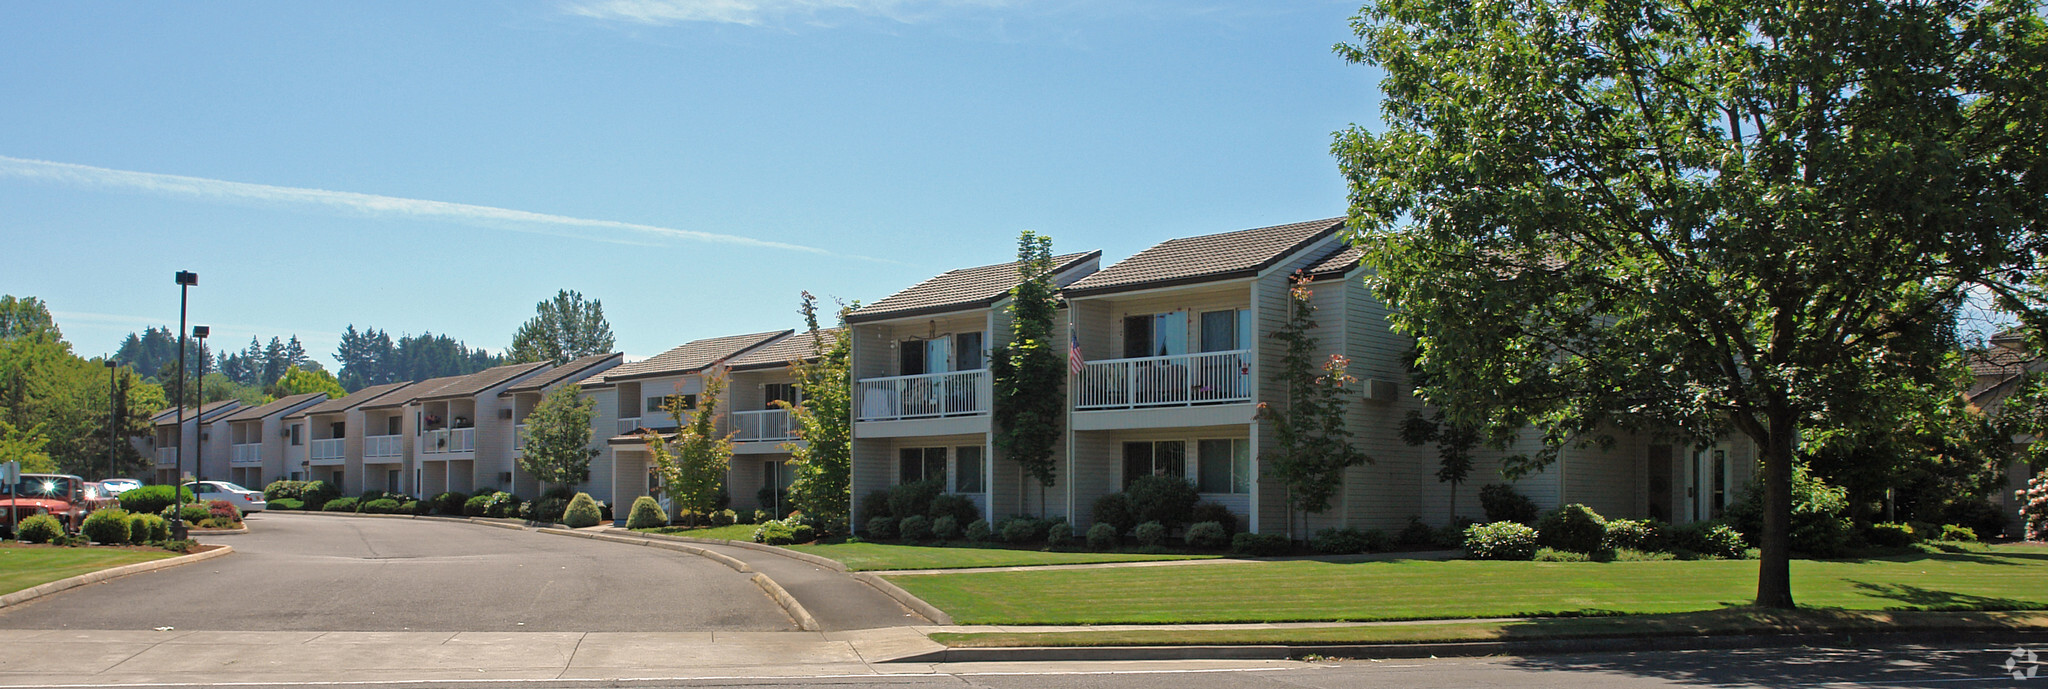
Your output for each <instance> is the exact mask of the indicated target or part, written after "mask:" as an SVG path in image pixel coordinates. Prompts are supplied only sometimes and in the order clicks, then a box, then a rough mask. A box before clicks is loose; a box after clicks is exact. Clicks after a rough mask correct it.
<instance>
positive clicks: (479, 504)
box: [462, 493, 491, 517]
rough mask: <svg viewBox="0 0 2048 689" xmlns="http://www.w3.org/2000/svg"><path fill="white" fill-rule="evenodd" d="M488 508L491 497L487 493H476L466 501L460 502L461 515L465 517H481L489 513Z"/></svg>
mask: <svg viewBox="0 0 2048 689" xmlns="http://www.w3.org/2000/svg"><path fill="white" fill-rule="evenodd" d="M490 507H491V496H490V495H489V494H487V493H478V494H476V495H473V496H470V498H469V499H468V500H464V501H462V515H463V516H466V517H481V516H484V515H485V514H489V513H490Z"/></svg>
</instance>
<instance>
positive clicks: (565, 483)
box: [519, 383, 598, 490]
mask: <svg viewBox="0 0 2048 689" xmlns="http://www.w3.org/2000/svg"><path fill="white" fill-rule="evenodd" d="M582 393H583V386H581V385H576V384H574V383H571V384H569V385H564V386H561V387H558V388H555V389H554V390H550V391H548V394H547V395H545V396H543V397H541V399H540V404H537V405H534V407H533V413H531V414H527V415H526V428H525V430H522V431H520V432H521V433H524V434H525V441H526V442H525V444H524V445H523V446H522V447H521V449H520V450H519V468H520V469H521V470H523V471H525V472H526V473H528V474H530V475H532V476H533V478H534V479H535V480H537V481H540V484H541V488H542V489H543V490H546V488H547V487H548V486H549V485H550V484H552V485H557V486H561V487H563V488H570V487H573V486H575V485H576V484H579V483H583V482H585V481H589V480H590V460H591V459H592V458H594V457H596V456H597V454H598V452H597V450H595V449H592V448H591V447H590V434H591V428H590V419H591V415H592V414H593V413H594V411H593V410H595V409H596V408H597V400H594V399H589V398H586V397H583V394H582Z"/></svg>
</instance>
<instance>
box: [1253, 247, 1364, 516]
mask: <svg viewBox="0 0 2048 689" xmlns="http://www.w3.org/2000/svg"><path fill="white" fill-rule="evenodd" d="M1337 244H1338V240H1337V239H1336V238H1334V237H1332V238H1330V239H1329V240H1327V241H1324V242H1319V243H1317V244H1316V245H1315V246H1313V247H1310V248H1309V249H1307V250H1305V251H1302V252H1300V253H1297V254H1295V255H1294V256H1291V257H1289V258H1288V260H1287V261H1286V262H1284V263H1282V264H1280V265H1279V266H1277V267H1276V268H1275V269H1273V270H1271V271H1269V272H1267V273H1266V274H1264V275H1261V276H1260V277H1259V278H1258V279H1257V280H1256V281H1254V282H1253V286H1252V290H1253V291H1252V298H1253V299H1254V300H1255V306H1254V307H1253V309H1252V310H1253V311H1254V312H1255V314H1256V318H1257V319H1258V322H1257V325H1256V327H1254V328H1253V331H1252V335H1253V337H1254V338H1256V339H1257V341H1258V367H1259V368H1258V371H1257V374H1258V377H1259V383H1258V389H1259V397H1258V400H1259V401H1260V402H1264V403H1268V404H1279V403H1284V402H1285V401H1286V399H1287V382H1286V380H1284V378H1283V377H1282V375H1281V373H1280V371H1281V367H1280V359H1281V357H1282V356H1284V355H1285V354H1286V352H1287V347H1286V345H1285V344H1283V343H1282V342H1280V341H1279V340H1276V339H1274V338H1273V337H1272V334H1273V333H1275V332H1279V331H1280V329H1282V328H1284V327H1286V326H1287V318H1288V315H1289V314H1288V299H1289V297H1288V290H1289V289H1290V288H1291V287H1292V283H1291V282H1290V281H1289V278H1290V277H1292V276H1293V275H1294V272H1295V271H1297V270H1301V269H1304V268H1307V267H1308V266H1309V265H1310V264H1311V263H1313V262H1314V261H1315V260H1316V259H1318V258H1321V257H1322V256H1324V255H1326V254H1327V253H1328V252H1329V250H1330V249H1332V248H1335V247H1336V246H1337ZM1332 292H1334V291H1332ZM1333 298H1334V296H1333V294H1330V293H1324V294H1318V295H1317V297H1316V298H1315V300H1316V301H1318V302H1322V301H1327V300H1331V299H1333ZM1339 311H1340V312H1341V310H1339ZM1318 315H1319V316H1321V317H1320V318H1318V319H1317V328H1316V333H1317V336H1318V337H1319V338H1321V340H1322V344H1323V352H1322V353H1323V354H1328V353H1335V352H1337V351H1340V350H1338V349H1335V348H1334V347H1333V345H1332V344H1331V342H1333V341H1334V338H1332V337H1330V334H1331V333H1332V332H1333V331H1334V330H1335V329H1339V328H1342V327H1344V319H1342V318H1336V317H1332V316H1334V315H1335V314H1331V313H1330V310H1329V309H1328V307H1324V309H1323V310H1322V311H1319V312H1318ZM1318 358H1319V359H1320V358H1321V357H1320V356H1319V357H1318ZM1256 425H1257V427H1258V429H1257V432H1256V433H1255V434H1254V435H1253V438H1254V439H1253V441H1252V447H1253V452H1254V453H1255V454H1254V457H1255V459H1254V460H1253V461H1254V462H1255V463H1256V462H1257V459H1256V455H1257V454H1259V453H1263V452H1265V451H1266V450H1267V449H1268V448H1271V447H1273V444H1274V442H1275V438H1274V436H1273V427H1272V426H1273V425H1272V424H1271V423H1269V422H1265V421H1260V422H1257V423H1256ZM1262 473H1263V472H1262ZM1255 492H1256V493H1257V498H1256V500H1257V503H1256V504H1257V510H1256V511H1257V514H1256V515H1255V516H1254V519H1255V521H1254V522H1253V523H1254V524H1257V529H1258V531H1260V532H1262V533H1286V531H1287V522H1288V520H1287V491H1286V488H1285V487H1284V486H1282V485H1281V484H1280V482H1279V481H1275V480H1270V479H1267V478H1265V477H1263V476H1261V477H1260V480H1259V483H1258V486H1257V489H1256V491H1255ZM1334 509H1338V510H1341V509H1342V508H1341V506H1338V507H1336V508H1334ZM1341 513H1342V512H1339V514H1341ZM1326 516H1327V515H1326ZM1296 528H1297V532H1296V535H1297V536H1299V535H1301V533H1302V532H1300V531H1299V528H1300V527H1299V525H1297V526H1296Z"/></svg>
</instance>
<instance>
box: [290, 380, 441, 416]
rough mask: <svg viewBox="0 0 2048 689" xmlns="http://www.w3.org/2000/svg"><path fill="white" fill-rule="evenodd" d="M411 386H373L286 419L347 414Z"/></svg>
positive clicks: (304, 410) (301, 411)
mask: <svg viewBox="0 0 2048 689" xmlns="http://www.w3.org/2000/svg"><path fill="white" fill-rule="evenodd" d="M411 384H412V383H385V384H383V385H372V386H369V387H366V388H363V389H361V390H357V391H355V392H351V393H349V394H348V396H347V397H337V398H334V399H330V400H327V401H325V402H321V403H319V404H315V405H313V406H310V407H306V408H305V409H303V410H300V411H297V412H294V413H292V414H291V415H290V416H286V417H285V418H287V419H296V418H299V417H301V416H312V415H314V414H334V413H338V412H345V411H348V410H350V409H354V408H356V407H360V406H362V405H365V404H368V403H370V402H371V401H372V400H375V399H377V398H379V397H383V396H384V395H385V394H387V393H389V392H391V391H393V390H397V389H399V388H403V387H405V386H407V385H411Z"/></svg>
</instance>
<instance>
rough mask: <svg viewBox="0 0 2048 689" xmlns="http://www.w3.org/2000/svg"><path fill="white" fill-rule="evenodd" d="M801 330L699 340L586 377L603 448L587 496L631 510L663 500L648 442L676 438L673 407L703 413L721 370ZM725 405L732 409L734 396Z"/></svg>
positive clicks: (596, 445) (596, 436)
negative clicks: (701, 400)
mask: <svg viewBox="0 0 2048 689" xmlns="http://www.w3.org/2000/svg"><path fill="white" fill-rule="evenodd" d="M793 332H794V331H790V330H778V331H774V332H764V333H752V334H748V335H731V336H726V337H714V338H707V339H702V340H695V341H692V342H687V343H684V344H682V345H680V346H677V347H676V348H674V349H670V350H668V351H666V352H662V353H661V354H659V355H656V356H654V357H652V358H649V359H646V360H643V361H635V362H632V363H626V364H621V365H619V366H617V367H615V368H612V369H610V370H607V371H604V372H603V373H601V374H599V375H596V376H592V377H590V378H588V379H586V380H585V382H584V383H583V394H585V395H588V396H590V398H591V399H593V400H596V402H597V408H596V413H595V414H594V418H593V420H592V425H593V426H594V428H595V433H594V434H593V436H594V439H593V441H592V445H593V448H594V449H597V450H598V455H597V457H596V458H595V459H593V460H591V463H590V484H589V485H588V487H587V490H586V492H588V493H590V495H591V497H593V498H596V499H598V500H604V501H607V502H610V503H611V504H614V505H631V504H632V502H633V500H634V499H635V498H638V497H640V496H642V495H658V490H657V489H658V488H659V486H660V482H659V477H658V476H657V475H656V474H655V473H654V472H653V462H652V460H651V459H650V458H649V457H648V453H647V440H646V436H647V435H649V434H661V435H663V436H673V434H674V431H675V428H676V423H675V420H674V419H672V418H671V417H670V416H669V414H668V411H667V408H668V407H667V405H668V404H670V403H671V402H674V403H676V404H680V405H681V406H682V407H683V408H684V409H686V410H688V409H695V408H696V405H697V399H698V396H699V395H702V394H703V393H704V380H705V377H706V376H707V375H708V374H711V373H712V371H713V369H714V368H718V367H721V366H723V365H724V364H726V363H727V362H728V361H730V360H731V359H732V358H733V357H736V356H739V355H741V354H744V353H746V352H748V351H750V350H753V349H755V348H758V347H761V346H763V345H766V344H768V343H770V342H773V341H775V340H778V339H781V338H785V337H788V336H790V335H791V334H792V333H793ZM727 389H728V390H730V389H731V388H730V387H728V388H727ZM721 404H724V405H726V408H727V409H728V410H730V409H731V408H732V407H731V406H730V404H731V403H730V395H729V394H728V396H727V400H726V401H724V402H722V403H721ZM736 498H737V496H736ZM614 515H616V517H617V518H618V519H624V518H625V510H623V509H621V510H615V511H614Z"/></svg>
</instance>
